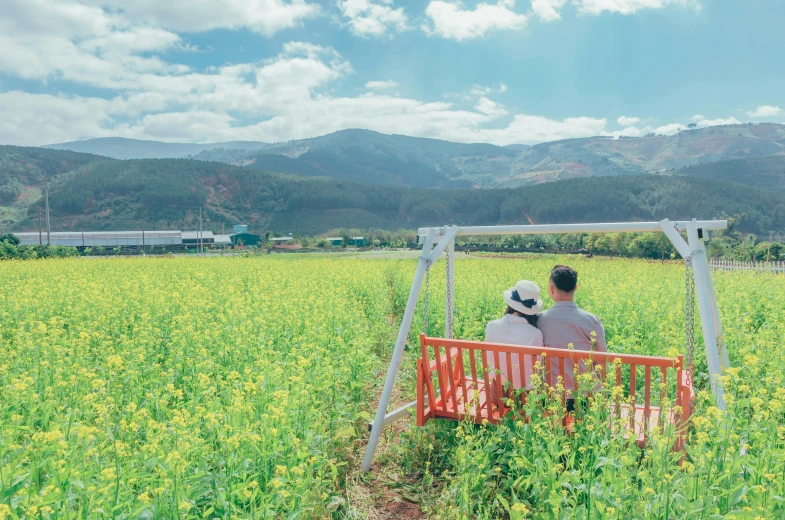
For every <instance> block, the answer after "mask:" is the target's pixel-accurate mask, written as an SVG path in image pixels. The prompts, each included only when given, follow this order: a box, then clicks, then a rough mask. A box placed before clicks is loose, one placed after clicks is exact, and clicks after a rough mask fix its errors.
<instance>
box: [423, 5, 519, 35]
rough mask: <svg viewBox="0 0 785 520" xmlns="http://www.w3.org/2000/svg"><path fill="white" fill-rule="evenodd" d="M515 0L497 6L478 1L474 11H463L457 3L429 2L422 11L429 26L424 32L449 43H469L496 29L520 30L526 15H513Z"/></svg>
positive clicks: (461, 6) (514, 13)
mask: <svg viewBox="0 0 785 520" xmlns="http://www.w3.org/2000/svg"><path fill="white" fill-rule="evenodd" d="M514 7H515V0H499V2H498V3H496V4H486V3H485V2H481V3H479V4H477V6H476V7H475V8H474V9H464V7H463V5H462V4H461V3H459V2H446V1H444V0H431V2H430V3H429V4H428V7H427V8H426V10H425V14H426V16H428V18H430V20H431V22H430V25H426V26H425V27H424V28H425V30H426V31H427V32H428V33H430V34H434V35H437V36H441V37H443V38H449V39H452V40H458V41H462V40H471V39H474V38H480V37H482V36H485V34H486V33H488V32H491V31H498V30H509V29H520V28H522V27H523V26H524V25H525V24H526V16H525V15H522V14H518V13H516V12H514V11H513V10H512V9H513V8H514Z"/></svg>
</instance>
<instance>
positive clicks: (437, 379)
mask: <svg viewBox="0 0 785 520" xmlns="http://www.w3.org/2000/svg"><path fill="white" fill-rule="evenodd" d="M420 348H421V354H422V355H421V357H420V358H418V359H417V401H416V415H417V425H418V426H424V425H425V423H427V422H428V420H430V419H450V420H455V421H462V420H466V419H468V420H470V421H472V422H475V423H484V422H486V421H487V422H488V423H491V424H498V423H499V422H501V420H502V419H503V418H504V417H506V416H507V415H508V414H509V413H510V412H511V411H513V410H512V408H511V407H510V406H508V404H507V403H509V402H510V401H508V400H507V399H500V400H498V402H493V400H492V399H491V398H490V396H491V393H490V388H491V385H496V395H498V396H505V395H509V394H505V390H504V388H503V386H502V381H501V377H493V374H492V372H493V370H492V369H489V367H490V366H491V365H493V366H495V367H499V366H501V364H500V363H499V361H500V360H502V359H506V366H507V367H508V370H510V371H520V381H521V382H522V388H527V386H528V385H529V383H530V381H529V379H530V376H529V375H528V374H527V373H526V370H525V369H524V363H523V360H527V361H531V364H530V366H531V367H534V366H535V365H536V364H537V363H539V365H537V366H538V367H540V371H539V372H538V374H539V375H540V378H541V380H542V382H543V383H544V384H545V385H547V386H549V387H554V388H555V387H556V385H557V374H554V371H553V368H555V367H558V373H560V374H564V369H565V366H567V367H568V368H569V367H570V366H573V367H574V373H575V377H576V379H577V376H578V375H579V374H581V373H583V372H585V371H586V364H587V363H588V364H589V366H590V367H593V372H594V374H595V375H596V377H597V378H598V379H600V380H602V381H606V380H607V377H608V371H615V385H616V386H620V387H622V395H621V396H620V397H621V398H620V399H619V400H618V401H614V402H612V403H611V404H610V405H609V413H608V417H609V426H612V425H613V424H614V423H617V422H619V421H621V423H622V424H624V425H625V426H624V428H625V429H626V430H627V434H626V435H628V436H630V437H632V438H634V439H635V442H636V443H637V444H638V445H639V446H641V447H643V446H645V444H646V441H647V436H648V433H649V432H651V431H654V430H655V429H657V428H660V429H663V428H664V427H665V426H666V425H668V424H673V425H674V426H675V432H676V433H677V438H676V439H675V442H674V449H676V450H682V449H683V448H684V443H685V439H686V430H687V424H688V422H689V419H690V414H691V410H692V404H693V401H694V399H695V394H694V391H693V388H692V385H691V384H690V382H689V377H688V373H687V371H686V370H684V369H683V363H684V360H683V356H678V357H676V358H669V357H659V356H639V355H631V354H614V353H610V352H607V353H601V352H586V351H579V350H567V349H554V348H543V347H525V346H517V345H505V344H499V343H485V342H481V341H466V340H455V339H444V338H433V337H428V336H426V335H425V334H421V335H420ZM513 354H517V355H518V356H519V357H518V359H519V360H521V363H519V364H520V366H518V364H513V358H512V357H511V356H512V355H513ZM544 359H547V360H550V361H548V362H545V361H544ZM573 363H574V364H573ZM466 365H468V367H467V366H466ZM639 371H641V372H642V376H643V377H642V389H640V387H641V380H640V379H639V378H638V376H639ZM668 372H671V373H672V375H670V376H669V375H668ZM623 374H626V375H627V376H628V377H626V378H624V377H622V376H623ZM658 375H659V378H658V380H656V381H655V379H657V376H658ZM671 378H674V379H671ZM625 380H626V381H627V383H628V384H627V385H625V384H624V381H625ZM669 381H675V384H672V385H669V384H668V382H669ZM655 390H656V394H657V396H659V399H655V401H656V402H653V399H652V398H653V397H655V396H654V393H655V392H654V391H655ZM641 394H642V397H643V399H642V403H641V404H639V403H640V401H641V400H640V399H639V398H638V397H639V396H640V395H641ZM526 395H527V391H523V392H522V394H521V398H520V399H521V400H522V401H523V402H524V403H525V399H526ZM562 399H563V400H564V399H566V394H565V393H564V392H562ZM517 401H518V400H517V399H515V400H513V401H512V402H513V403H516V402H517ZM513 406H520V405H519V404H513ZM677 407H678V408H677ZM576 408H579V407H577V406H576ZM518 411H519V413H520V415H519V417H523V418H524V420H526V417H525V414H524V413H523V410H522V408H519V410H518ZM576 415H577V417H578V419H577V420H580V415H581V411H580V410H579V409H576V412H575V414H567V415H565V416H564V417H563V418H562V419H561V421H562V425H563V426H564V427H565V428H566V429H567V430H568V431H572V430H573V427H574V422H575V421H576ZM628 438H629V437H628Z"/></svg>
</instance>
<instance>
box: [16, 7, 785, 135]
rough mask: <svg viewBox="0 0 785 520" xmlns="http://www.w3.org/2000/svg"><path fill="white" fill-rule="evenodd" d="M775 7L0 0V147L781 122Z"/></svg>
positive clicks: (784, 17)
mask: <svg viewBox="0 0 785 520" xmlns="http://www.w3.org/2000/svg"><path fill="white" fill-rule="evenodd" d="M783 22H785V2H782V1H781V0H754V1H745V2H741V1H735V0H518V1H515V0H498V1H497V2H494V1H493V0H490V1H487V2H471V1H468V0H466V1H463V2H458V1H457V0H411V1H405V0H334V1H317V0H220V1H219V0H190V1H188V2H185V1H182V2H171V3H167V2H161V1H160V0H134V2H129V1H128V0H3V1H2V2H0V49H3V52H2V53H0V143H10V144H25V145H39V144H46V143H52V142H62V141H67V140H76V139H85V138H90V137H104V136H123V137H130V138H137V139H157V140H165V141H194V142H215V141H228V140H260V141H268V142H274V141H285V140H290V139H300V138H306V137H311V136H315V135H322V134H325V133H329V132H332V131H335V130H340V129H343V128H368V129H372V130H377V131H381V132H385V133H401V134H407V135H416V136H422V137H434V138H440V139H447V140H454V141H463V142H491V143H496V144H500V145H506V144H511V143H527V144H532V143H537V142H542V141H548V140H554V139H562V138H570V137H581V136H588V135H598V134H603V135H630V136H639V135H644V134H646V133H649V132H657V133H665V134H672V133H675V132H678V131H679V130H680V129H682V128H684V127H685V126H686V125H688V124H692V123H694V124H696V125H698V126H711V125H715V124H727V123H736V122H742V123H743V122H762V121H767V122H768V121H773V122H780V123H782V122H785V112H783V111H782V110H781V109H780V106H785V100H783V99H782V98H783V92H785V67H782V66H781V64H782V56H783V55H785V39H783V38H782V36H781V34H782V33H781V27H782V26H783Z"/></svg>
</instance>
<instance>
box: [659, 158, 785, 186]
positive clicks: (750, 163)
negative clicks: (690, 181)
mask: <svg viewBox="0 0 785 520" xmlns="http://www.w3.org/2000/svg"><path fill="white" fill-rule="evenodd" d="M675 173H677V174H680V175H689V176H691V177H695V178H697V179H702V180H716V181H732V182H738V183H741V184H748V185H750V186H757V187H759V188H766V189H773V190H785V155H773V156H771V157H755V158H750V159H736V160H733V161H722V162H717V163H712V164H698V165H695V166H690V167H687V168H682V169H681V170H677V171H676V172H675Z"/></svg>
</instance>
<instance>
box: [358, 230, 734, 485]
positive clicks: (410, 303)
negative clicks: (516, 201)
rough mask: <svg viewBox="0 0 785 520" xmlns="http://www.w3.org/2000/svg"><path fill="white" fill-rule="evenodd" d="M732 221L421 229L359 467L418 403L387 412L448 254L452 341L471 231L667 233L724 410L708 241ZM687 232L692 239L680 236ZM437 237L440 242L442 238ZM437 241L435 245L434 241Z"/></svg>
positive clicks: (722, 358)
mask: <svg viewBox="0 0 785 520" xmlns="http://www.w3.org/2000/svg"><path fill="white" fill-rule="evenodd" d="M727 227H728V221H727V220H700V221H699V220H695V219H693V220H689V221H670V220H668V219H664V220H661V221H659V222H620V223H596V224H544V225H512V226H455V225H453V226H443V227H430V228H420V229H419V230H418V232H417V235H418V240H417V242H418V243H419V244H422V246H423V249H422V253H421V255H420V257H419V260H418V263H417V270H416V272H415V276H414V280H412V286H411V289H410V291H409V298H408V300H407V303H406V310H405V311H404V314H403V318H402V320H401V326H400V329H399V330H398V337H397V339H396V342H395V348H394V350H393V355H392V358H391V360H390V366H389V368H388V369H387V376H386V378H385V381H384V389H383V391H382V396H381V398H380V399H379V404H378V406H377V409H376V414H375V417H374V420H373V421H372V422H371V423H369V424H368V429H369V430H370V437H369V439H368V445H367V447H366V450H365V457H364V458H363V462H362V464H361V466H360V469H361V471H363V472H368V471H370V469H371V464H372V463H373V457H374V454H375V452H376V447H377V445H378V443H379V437H380V435H381V430H382V428H383V427H384V426H386V425H388V424H390V423H392V422H394V421H395V420H397V419H400V418H401V417H405V416H406V415H407V414H406V412H407V410H408V409H409V408H411V407H414V406H416V403H417V402H416V401H413V402H411V403H408V404H406V405H404V406H403V407H401V408H398V409H397V410H395V411H393V412H392V413H390V414H387V407H388V405H389V403H390V396H391V394H392V390H393V386H394V385H395V379H396V376H397V374H398V368H399V366H400V363H401V359H402V357H403V351H404V347H405V345H406V339H407V337H408V335H409V330H410V328H411V324H412V319H413V317H414V310H415V307H416V306H417V300H418V299H419V296H420V290H421V288H422V282H423V277H424V276H425V274H426V272H428V271H429V270H430V268H431V266H432V265H433V264H434V263H435V262H436V261H437V260H438V259H439V258H440V257H441V255H442V253H445V252H446V262H447V269H446V273H447V274H446V288H445V292H446V295H447V301H446V305H445V307H446V310H445V314H446V316H445V318H446V319H445V331H444V333H445V338H447V339H452V335H453V331H452V321H453V320H452V315H453V309H454V307H455V291H454V285H455V272H454V271H455V269H454V267H455V237H456V236H466V235H533V234H562V233H630V232H633V233H656V232H661V233H664V234H665V236H667V237H668V240H670V242H671V244H673V247H674V248H675V249H676V251H678V253H679V255H680V256H681V257H682V258H683V259H684V260H685V262H686V268H687V269H691V270H692V274H693V278H694V280H695V288H696V293H697V298H698V307H699V309H700V318H701V329H702V331H703V338H704V350H705V353H706V361H707V366H708V369H709V377H710V381H711V390H712V394H713V396H714V400H715V402H716V404H717V407H718V408H719V409H721V410H724V409H725V394H724V391H723V388H722V386H721V383H720V377H719V376H720V375H721V373H722V371H723V370H725V369H727V368H730V361H729V359H728V351H727V349H726V346H725V341H724V339H723V332H722V322H721V319H720V313H719V308H718V307H717V297H716V293H715V291H714V283H713V282H712V279H711V269H710V268H709V259H708V255H707V254H706V247H705V244H704V242H705V241H706V240H707V239H708V236H709V231H719V230H724V229H727ZM682 231H686V233H687V240H686V241H685V240H684V237H683V236H682V235H681V232H682ZM437 239H438V241H437ZM434 242H436V244H435V245H434Z"/></svg>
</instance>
